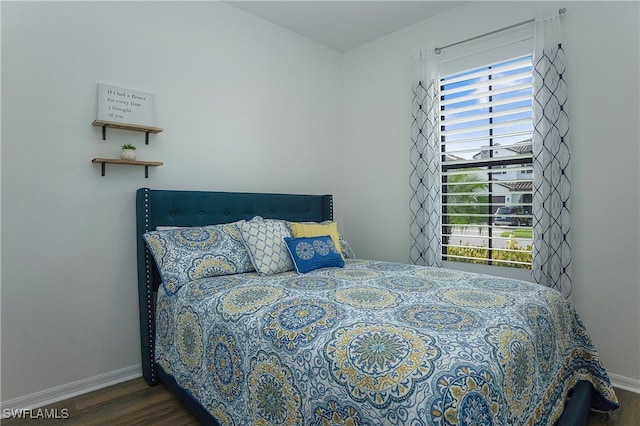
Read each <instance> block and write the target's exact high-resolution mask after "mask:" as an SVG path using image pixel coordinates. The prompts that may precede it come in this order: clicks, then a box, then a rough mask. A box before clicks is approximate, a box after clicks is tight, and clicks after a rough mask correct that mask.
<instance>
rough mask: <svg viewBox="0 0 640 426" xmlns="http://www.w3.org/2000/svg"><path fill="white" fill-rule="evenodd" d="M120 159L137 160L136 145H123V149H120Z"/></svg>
mask: <svg viewBox="0 0 640 426" xmlns="http://www.w3.org/2000/svg"><path fill="white" fill-rule="evenodd" d="M120 159H122V160H135V159H136V147H135V145H131V144H130V143H128V144H126V145H122V151H120Z"/></svg>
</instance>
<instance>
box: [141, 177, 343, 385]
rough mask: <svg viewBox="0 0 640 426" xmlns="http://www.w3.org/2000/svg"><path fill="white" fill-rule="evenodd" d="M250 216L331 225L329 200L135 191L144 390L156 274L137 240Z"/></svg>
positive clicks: (153, 379) (150, 376) (151, 371)
mask: <svg viewBox="0 0 640 426" xmlns="http://www.w3.org/2000/svg"><path fill="white" fill-rule="evenodd" d="M254 216H262V217H264V218H265V219H285V220H291V221H299V222H322V221H324V220H332V219H333V197H332V196H331V195H297V194H264V193H248V192H208V191H174V190H155V189H149V188H140V189H138V191H137V192H136V235H137V262H138V301H139V308H140V343H141V349H142V372H143V375H144V378H145V380H146V381H147V383H148V384H149V385H155V384H156V383H157V382H158V376H157V374H156V367H155V353H154V351H155V292H156V291H157V289H158V286H159V285H160V274H159V273H158V270H157V267H156V265H155V261H154V260H153V256H151V253H149V251H148V250H147V246H146V244H145V242H144V239H143V238H142V235H143V234H144V233H145V232H147V231H152V230H154V229H156V227H157V226H202V225H213V224H218V223H229V222H235V221H237V220H241V219H245V220H249V219H251V218H252V217H254Z"/></svg>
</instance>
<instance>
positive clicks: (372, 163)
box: [341, 1, 640, 392]
mask: <svg viewBox="0 0 640 426" xmlns="http://www.w3.org/2000/svg"><path fill="white" fill-rule="evenodd" d="M560 5H562V6H565V7H566V8H567V13H566V15H564V16H563V18H562V21H563V28H564V34H565V43H564V46H565V50H566V59H567V69H568V71H567V74H568V75H567V79H568V85H569V108H570V109H569V115H570V120H571V124H570V128H571V131H570V137H571V145H572V149H573V151H572V167H573V169H572V179H573V181H572V182H573V183H572V185H573V186H572V219H571V228H572V231H573V260H574V269H573V301H574V304H575V306H576V308H577V310H578V312H579V314H580V315H581V318H582V320H583V322H584V323H585V325H586V326H587V328H588V329H589V331H590V333H591V336H592V338H593V340H594V342H595V344H596V347H597V348H598V350H599V352H600V355H601V357H602V359H603V361H604V364H605V366H606V367H607V368H608V370H609V372H610V373H611V374H612V376H613V377H614V380H615V381H617V383H618V384H620V385H623V386H627V387H631V388H634V389H635V390H636V391H638V392H640V271H639V266H638V265H639V262H638V260H639V253H640V247H639V243H640V229H639V206H640V198H639V191H638V187H639V181H640V179H639V177H640V175H639V167H638V166H639V161H640V152H639V141H640V131H639V124H638V117H639V116H640V109H639V105H638V99H639V95H640V82H639V79H638V75H640V71H639V64H638V62H639V59H638V55H639V52H640V46H639V39H640V36H639V30H638V28H639V17H640V13H639V12H640V11H639V4H638V3H637V2H609V1H607V2H573V1H572V2H567V3H566V4H561V3H555V4H554V3H551V2H540V3H526V2H495V3H491V2H472V3H469V4H467V5H464V6H462V7H459V8H456V9H454V10H452V11H449V12H447V13H444V14H442V15H439V16H437V17H435V18H433V19H429V20H426V21H423V22H421V23H419V24H416V25H414V26H412V27H409V28H406V29H404V30H401V31H398V32H396V33H394V34H392V35H390V36H387V37H385V38H382V39H379V40H377V41H375V42H372V43H370V44H368V45H365V46H363V47H361V48H358V49H355V50H352V51H349V52H347V53H346V54H345V57H344V123H345V128H344V141H345V146H344V148H343V150H342V153H343V154H342V159H343V167H344V169H345V170H349V179H348V182H349V185H348V186H347V187H344V188H343V189H342V192H341V194H343V195H342V198H343V199H344V198H346V194H348V195H349V198H348V201H349V202H348V203H345V204H344V206H343V214H344V223H343V226H344V227H345V229H347V230H348V232H349V236H348V237H349V240H351V242H352V243H353V245H354V250H355V251H356V253H357V254H358V255H359V256H360V257H364V258H379V259H380V258H381V259H388V260H394V261H401V262H407V261H408V260H409V254H408V253H409V249H408V248H409V235H408V229H409V210H408V205H409V197H410V191H409V183H408V182H409V173H410V164H409V149H410V124H411V110H410V105H411V78H412V70H411V57H412V55H413V54H414V51H415V49H417V48H426V47H429V46H431V47H432V48H433V47H435V46H442V45H446V44H449V43H453V42H457V41H460V40H464V39H466V38H468V37H472V36H475V35H478V34H482V33H485V32H488V31H492V30H495V29H498V28H502V27H504V26H507V25H511V24H513V23H516V22H521V21H524V20H527V19H529V18H531V17H533V16H534V14H535V13H536V12H538V11H539V10H548V13H549V15H550V14H551V13H552V12H554V11H555V12H556V13H557V10H558V7H559V6H560ZM345 174H346V173H345ZM611 188H619V190H617V191H611Z"/></svg>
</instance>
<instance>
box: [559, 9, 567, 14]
mask: <svg viewBox="0 0 640 426" xmlns="http://www.w3.org/2000/svg"><path fill="white" fill-rule="evenodd" d="M566 11H567V8H566V7H561V8H560V9H559V10H558V15H563V14H564V13H565V12H566Z"/></svg>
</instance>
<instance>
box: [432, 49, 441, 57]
mask: <svg viewBox="0 0 640 426" xmlns="http://www.w3.org/2000/svg"><path fill="white" fill-rule="evenodd" d="M440 52H442V49H440V48H439V47H436V48H435V49H433V53H435V54H436V55H439V54H440Z"/></svg>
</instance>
